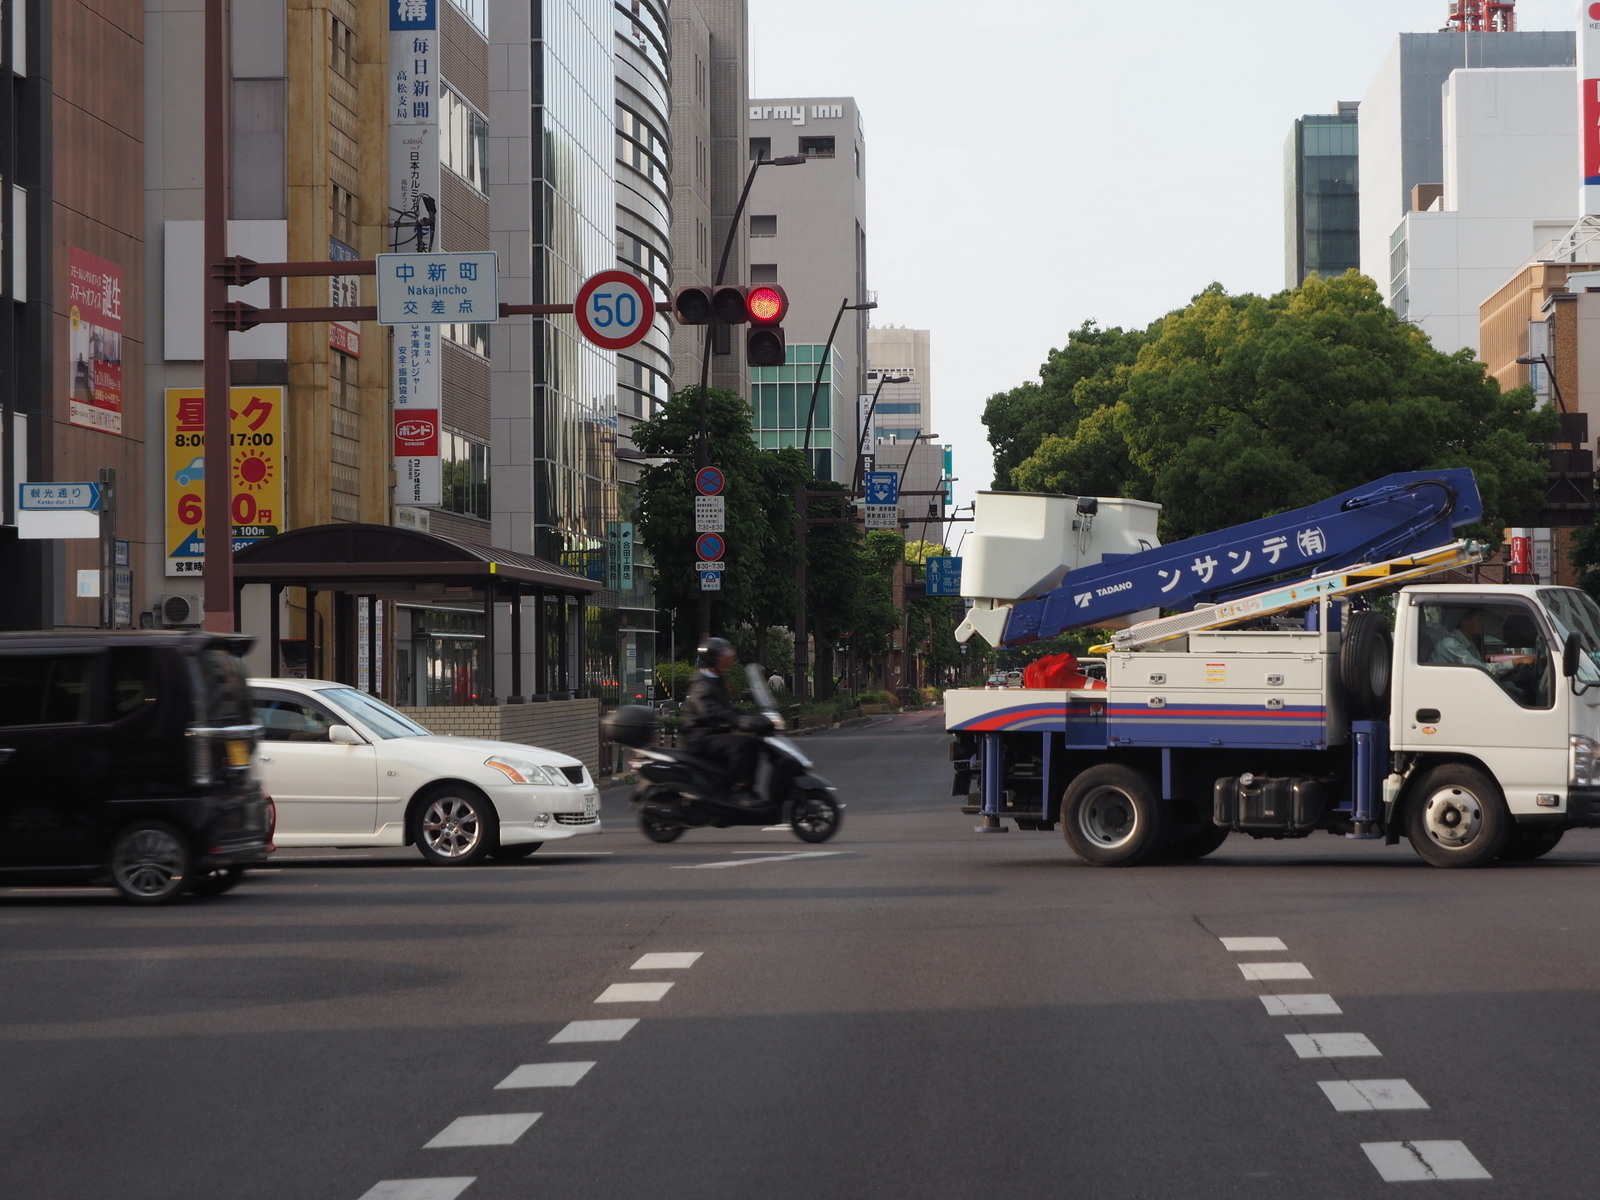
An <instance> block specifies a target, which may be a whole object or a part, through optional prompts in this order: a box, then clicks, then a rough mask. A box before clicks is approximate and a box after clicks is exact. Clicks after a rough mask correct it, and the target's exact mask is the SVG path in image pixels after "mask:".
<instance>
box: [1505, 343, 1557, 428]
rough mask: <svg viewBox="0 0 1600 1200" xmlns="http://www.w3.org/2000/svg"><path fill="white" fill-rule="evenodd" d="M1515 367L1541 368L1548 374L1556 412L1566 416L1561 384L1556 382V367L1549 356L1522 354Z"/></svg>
mask: <svg viewBox="0 0 1600 1200" xmlns="http://www.w3.org/2000/svg"><path fill="white" fill-rule="evenodd" d="M1517 365H1518V366H1519V367H1537V366H1542V367H1543V368H1544V369H1545V370H1546V371H1548V372H1549V373H1550V390H1551V392H1553V393H1554V394H1555V400H1556V411H1557V412H1558V413H1560V414H1561V415H1562V416H1566V415H1567V405H1566V402H1565V401H1563V400H1562V399H1561V384H1560V383H1559V382H1557V380H1556V366H1555V364H1554V363H1553V362H1551V361H1550V358H1549V356H1548V355H1545V354H1524V355H1521V356H1520V357H1518V359H1517ZM1562 433H1563V435H1565V433H1566V431H1565V430H1562Z"/></svg>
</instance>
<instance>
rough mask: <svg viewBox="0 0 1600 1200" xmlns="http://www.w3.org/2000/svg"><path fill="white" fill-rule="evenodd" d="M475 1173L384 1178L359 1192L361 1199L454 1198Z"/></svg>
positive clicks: (437, 1199)
mask: <svg viewBox="0 0 1600 1200" xmlns="http://www.w3.org/2000/svg"><path fill="white" fill-rule="evenodd" d="M476 1178H477V1176H476V1175H459V1176H456V1177H454V1178H450V1179H385V1180H384V1181H383V1182H382V1183H380V1184H377V1185H375V1186H373V1187H372V1188H370V1189H368V1190H367V1191H365V1192H363V1193H362V1194H361V1200H456V1197H457V1196H459V1195H461V1193H462V1192H464V1191H466V1190H467V1189H468V1188H469V1187H471V1186H472V1181H473V1180H475V1179H476Z"/></svg>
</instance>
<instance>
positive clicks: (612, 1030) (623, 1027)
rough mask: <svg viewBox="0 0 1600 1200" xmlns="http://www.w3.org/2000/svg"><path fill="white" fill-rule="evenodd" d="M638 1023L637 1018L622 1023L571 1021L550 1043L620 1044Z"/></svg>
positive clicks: (621, 1021) (625, 1019)
mask: <svg viewBox="0 0 1600 1200" xmlns="http://www.w3.org/2000/svg"><path fill="white" fill-rule="evenodd" d="M638 1023H639V1019H638V1018H637V1017H627V1018H624V1019H623V1020H620V1021H569V1022H567V1025H566V1027H565V1028H564V1029H562V1030H561V1032H560V1033H558V1034H556V1035H555V1037H553V1038H551V1039H550V1041H551V1042H552V1043H557V1042H620V1041H621V1040H622V1039H623V1038H625V1037H627V1036H628V1030H630V1029H632V1028H633V1027H634V1026H635V1025H637V1024H638Z"/></svg>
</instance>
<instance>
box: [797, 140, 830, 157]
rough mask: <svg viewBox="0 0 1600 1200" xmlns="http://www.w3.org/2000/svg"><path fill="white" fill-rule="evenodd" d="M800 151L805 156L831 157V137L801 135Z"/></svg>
mask: <svg viewBox="0 0 1600 1200" xmlns="http://www.w3.org/2000/svg"><path fill="white" fill-rule="evenodd" d="M800 153H801V154H804V155H805V156H806V157H807V158H832V157H833V139H832V138H831V137H803V138H801V139H800Z"/></svg>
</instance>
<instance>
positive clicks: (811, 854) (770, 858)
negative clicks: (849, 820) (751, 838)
mask: <svg viewBox="0 0 1600 1200" xmlns="http://www.w3.org/2000/svg"><path fill="white" fill-rule="evenodd" d="M843 853H844V851H843V850H802V851H801V852H799V853H798V854H769V855H766V856H765V857H762V858H741V859H736V860H735V861H733V862H713V863H679V864H677V865H676V866H674V867H673V868H672V869H673V870H674V871H717V870H721V869H722V868H723V867H748V866H752V865H754V864H755V863H775V862H794V861H795V860H796V859H801V858H832V857H834V856H835V855H839V854H843Z"/></svg>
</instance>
